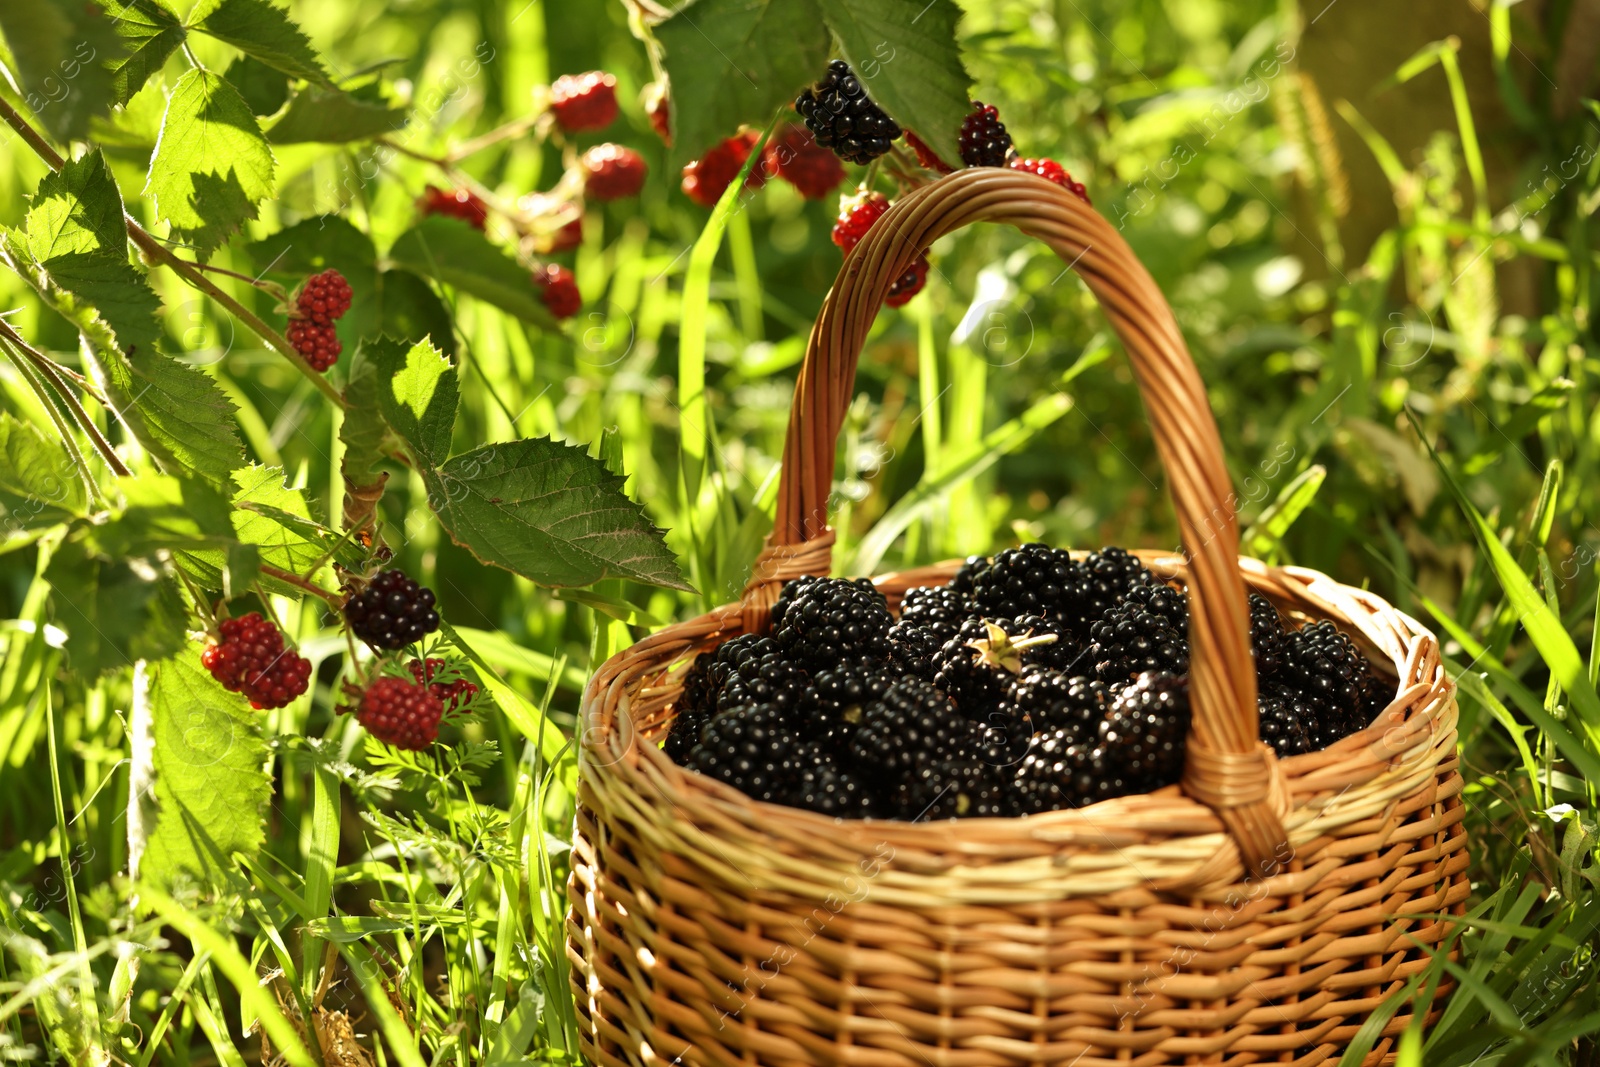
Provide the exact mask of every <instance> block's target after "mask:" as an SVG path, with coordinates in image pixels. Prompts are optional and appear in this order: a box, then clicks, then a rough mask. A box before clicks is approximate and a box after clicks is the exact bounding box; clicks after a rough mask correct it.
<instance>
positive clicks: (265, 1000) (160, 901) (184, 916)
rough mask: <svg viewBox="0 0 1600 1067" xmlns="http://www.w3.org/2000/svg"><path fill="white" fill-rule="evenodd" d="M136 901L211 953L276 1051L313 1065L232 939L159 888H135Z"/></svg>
mask: <svg viewBox="0 0 1600 1067" xmlns="http://www.w3.org/2000/svg"><path fill="white" fill-rule="evenodd" d="M139 896H140V902H141V903H142V904H143V905H144V906H145V907H148V908H149V909H150V910H151V911H153V912H155V913H156V914H157V915H159V916H160V917H161V920H162V921H163V922H165V923H166V924H167V925H168V926H171V927H172V928H173V929H175V930H177V931H178V932H179V933H180V934H182V935H183V936H184V937H186V938H188V939H189V940H190V941H191V942H192V943H193V944H194V946H195V950H196V951H197V952H198V951H201V950H204V951H206V952H209V953H210V954H211V958H212V961H213V963H214V964H215V965H216V967H217V968H218V969H220V970H221V971H222V973H223V975H224V976H225V977H226V978H227V979H228V981H229V982H230V983H231V984H232V985H233V987H234V990H235V991H236V992H237V993H238V995H239V1002H240V1004H241V1006H242V1007H244V1008H245V1009H246V1010H247V1011H249V1012H250V1013H251V1014H253V1015H254V1016H255V1017H256V1018H257V1019H259V1020H260V1022H261V1027H262V1029H264V1030H265V1031H266V1032H267V1037H269V1038H270V1039H271V1040H272V1043H273V1045H274V1046H275V1047H276V1048H277V1051H278V1054H279V1055H281V1056H282V1057H283V1058H284V1059H286V1060H287V1061H288V1062H289V1063H290V1064H293V1067H315V1063H316V1061H315V1060H313V1059H312V1058H311V1054H310V1053H309V1052H308V1051H306V1047H305V1045H304V1044H302V1043H301V1041H300V1035H299V1034H298V1033H296V1032H295V1028H294V1027H293V1026H292V1025H291V1024H290V1023H289V1020H288V1019H285V1018H284V1017H283V1012H281V1011H279V1010H278V1005H277V1003H276V1002H275V1001H274V1000H273V999H272V998H271V997H270V996H268V995H267V993H266V990H265V989H263V988H262V986H261V982H260V980H259V979H258V978H257V977H256V973H255V969H254V968H253V967H251V966H250V961H249V960H247V959H245V958H244V956H243V955H241V954H240V952H239V950H238V949H237V948H236V947H234V944H233V940H232V938H230V937H225V936H224V935H222V934H221V933H218V932H217V930H216V929H215V928H213V927H212V926H211V925H210V924H208V923H207V922H206V921H205V920H204V919H202V918H200V916H199V915H197V914H195V913H194V912H193V911H190V910H189V909H188V908H185V907H183V906H182V905H180V904H179V903H178V902H177V901H175V900H173V899H172V898H171V897H169V896H167V894H165V893H163V892H162V891H161V890H159V889H156V888H155V887H154V886H151V885H144V886H142V887H141V888H140V891H139Z"/></svg>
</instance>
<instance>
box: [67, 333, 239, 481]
mask: <svg viewBox="0 0 1600 1067" xmlns="http://www.w3.org/2000/svg"><path fill="white" fill-rule="evenodd" d="M94 355H95V356H96V362H97V363H98V367H97V368H96V369H97V371H98V375H97V376H98V377H100V378H101V380H102V385H103V387H104V389H105V391H106V394H107V396H106V399H107V400H109V401H110V402H111V406H112V408H113V409H114V410H115V411H116V412H117V416H118V417H119V418H121V419H122V420H123V421H125V422H127V423H128V426H129V428H130V429H131V430H132V431H133V434H134V436H135V437H137V438H138V439H139V443H140V444H142V445H144V447H145V448H146V449H148V450H149V451H150V453H151V455H153V456H154V457H155V459H156V462H158V463H159V464H161V466H162V469H164V470H166V471H168V472H172V473H176V472H192V473H194V474H198V475H202V476H205V477H207V478H209V479H210V480H212V481H215V482H221V481H222V480H223V479H224V478H226V477H227V475H228V473H229V472H230V471H232V470H233V469H234V468H236V467H238V466H239V464H241V463H243V462H244V446H243V445H242V444H240V442H239V432H238V426H237V423H236V420H235V416H234V410H235V409H234V406H233V403H232V401H230V400H229V399H228V398H227V396H226V395H225V394H224V393H223V392H222V390H221V389H219V388H218V387H217V383H216V382H214V381H212V380H211V378H210V377H209V376H207V375H206V373H205V372H204V371H202V370H200V369H199V368H197V367H191V366H190V365H188V364H187V363H179V362H178V361H176V360H174V359H169V358H168V357H167V356H164V355H162V354H161V353H160V352H156V351H153V350H151V349H149V348H138V349H135V350H134V351H133V352H131V353H129V354H127V355H123V354H121V353H118V352H116V351H115V350H105V349H96V351H95V352H94Z"/></svg>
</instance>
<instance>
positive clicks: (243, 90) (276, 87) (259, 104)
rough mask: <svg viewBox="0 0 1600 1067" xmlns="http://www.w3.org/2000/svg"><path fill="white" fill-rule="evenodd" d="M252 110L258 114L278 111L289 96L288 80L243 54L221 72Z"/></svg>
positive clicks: (269, 113)
mask: <svg viewBox="0 0 1600 1067" xmlns="http://www.w3.org/2000/svg"><path fill="white" fill-rule="evenodd" d="M222 76H223V77H224V78H226V79H228V82H229V84H231V85H232V86H233V87H234V88H235V89H237V90H239V95H240V96H242V97H244V102H245V103H246V104H248V105H249V106H250V110H251V111H253V112H255V113H256V114H257V115H261V116H266V115H272V114H276V113H277V111H278V109H279V108H281V107H283V105H284V102H285V101H286V100H288V99H289V79H288V77H287V76H285V75H284V73H283V72H282V71H279V70H273V69H272V68H271V67H269V66H267V65H266V64H265V63H263V62H261V60H259V59H256V58H255V57H253V56H240V57H239V58H238V59H235V60H234V61H233V62H232V63H230V64H228V69H227V70H225V71H223V72H222Z"/></svg>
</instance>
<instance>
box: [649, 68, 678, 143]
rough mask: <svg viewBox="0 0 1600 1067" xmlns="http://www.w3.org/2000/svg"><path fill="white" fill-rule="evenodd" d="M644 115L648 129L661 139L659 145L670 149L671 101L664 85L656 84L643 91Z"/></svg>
mask: <svg viewBox="0 0 1600 1067" xmlns="http://www.w3.org/2000/svg"><path fill="white" fill-rule="evenodd" d="M644 113H645V115H646V116H647V117H648V118H649V119H650V128H651V129H652V130H655V131H656V136H657V137H659V138H661V143H662V144H664V145H666V146H667V147H668V148H671V147H672V101H671V97H669V96H668V95H667V87H666V86H665V85H663V84H661V83H660V82H657V83H655V84H653V85H651V86H650V88H648V89H646V90H645V100H644Z"/></svg>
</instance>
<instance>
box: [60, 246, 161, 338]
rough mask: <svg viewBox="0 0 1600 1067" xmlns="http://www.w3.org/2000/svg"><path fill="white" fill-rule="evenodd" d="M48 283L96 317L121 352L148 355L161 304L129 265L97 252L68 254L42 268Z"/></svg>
mask: <svg viewBox="0 0 1600 1067" xmlns="http://www.w3.org/2000/svg"><path fill="white" fill-rule="evenodd" d="M43 266H44V269H45V271H46V273H48V274H49V275H50V280H51V281H52V282H53V283H55V284H56V285H57V286H58V287H60V288H62V289H65V290H66V291H67V292H69V293H71V294H72V295H73V296H74V297H76V298H77V301H78V304H79V306H80V307H82V308H83V309H84V310H85V311H86V312H94V313H97V314H98V317H99V318H100V320H101V321H102V322H103V323H105V325H106V326H107V327H109V328H110V330H111V332H112V333H113V334H115V335H116V342H117V345H118V346H119V347H120V348H122V349H130V348H131V349H135V350H137V351H142V352H152V351H154V349H155V348H156V345H157V343H158V342H159V340H160V338H161V324H160V323H159V322H158V321H157V319H156V313H157V312H159V311H160V310H161V300H160V298H159V297H157V296H156V294H155V290H153V289H151V288H150V286H149V285H148V284H147V283H146V282H145V280H144V278H143V276H141V275H140V274H139V272H138V271H136V270H134V268H133V265H132V264H130V263H129V262H128V261H127V260H125V259H120V258H118V257H116V256H109V255H103V254H101V253H98V252H71V253H68V254H67V255H64V256H55V257H54V258H52V259H50V260H49V261H47V262H45V263H44V264H43Z"/></svg>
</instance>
